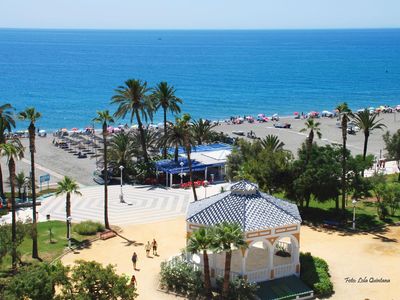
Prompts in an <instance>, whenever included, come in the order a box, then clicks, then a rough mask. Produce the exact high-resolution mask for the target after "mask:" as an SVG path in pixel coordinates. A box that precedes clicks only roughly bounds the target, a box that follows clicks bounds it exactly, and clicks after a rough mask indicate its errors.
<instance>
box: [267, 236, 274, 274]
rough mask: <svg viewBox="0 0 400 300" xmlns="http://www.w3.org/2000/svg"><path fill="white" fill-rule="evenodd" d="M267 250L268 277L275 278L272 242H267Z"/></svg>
mask: <svg viewBox="0 0 400 300" xmlns="http://www.w3.org/2000/svg"><path fill="white" fill-rule="evenodd" d="M268 252H269V259H268V270H270V272H269V273H270V275H269V276H270V278H269V279H271V280H272V279H274V278H275V273H274V272H275V271H274V246H273V245H272V244H268Z"/></svg>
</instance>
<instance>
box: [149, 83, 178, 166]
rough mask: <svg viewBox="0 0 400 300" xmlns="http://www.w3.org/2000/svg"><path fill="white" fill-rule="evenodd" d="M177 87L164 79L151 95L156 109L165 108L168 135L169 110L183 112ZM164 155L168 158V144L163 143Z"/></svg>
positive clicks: (165, 130)
mask: <svg viewBox="0 0 400 300" xmlns="http://www.w3.org/2000/svg"><path fill="white" fill-rule="evenodd" d="M175 91H176V90H175V88H174V87H173V86H170V85H168V83H167V82H165V81H162V82H160V83H159V84H157V86H156V87H155V89H154V91H153V93H152V95H151V97H152V98H153V99H154V101H155V105H156V109H157V110H158V109H159V108H160V107H162V109H163V114H164V136H166V135H167V112H168V111H169V112H171V113H173V114H178V113H180V112H181V108H180V107H179V105H180V104H182V99H180V98H178V97H177V96H175ZM163 157H164V159H166V158H167V145H166V144H164V145H163Z"/></svg>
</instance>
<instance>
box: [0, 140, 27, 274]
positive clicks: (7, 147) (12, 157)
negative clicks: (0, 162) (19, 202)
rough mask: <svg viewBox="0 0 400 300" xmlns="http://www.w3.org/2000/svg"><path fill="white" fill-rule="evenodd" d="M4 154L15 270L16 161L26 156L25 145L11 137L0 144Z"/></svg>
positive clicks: (14, 268)
mask: <svg viewBox="0 0 400 300" xmlns="http://www.w3.org/2000/svg"><path fill="white" fill-rule="evenodd" d="M0 147H1V148H0V149H1V154H2V156H6V157H7V164H8V171H9V173H10V187H11V218H12V224H11V231H12V233H11V234H12V253H11V256H12V269H13V271H15V270H16V268H17V247H16V238H17V231H16V229H17V227H16V226H17V224H16V216H15V209H16V207H15V161H16V160H19V159H21V158H23V157H24V151H25V149H24V147H23V146H22V144H21V141H20V140H19V139H11V140H8V141H7V142H6V143H4V144H1V145H0Z"/></svg>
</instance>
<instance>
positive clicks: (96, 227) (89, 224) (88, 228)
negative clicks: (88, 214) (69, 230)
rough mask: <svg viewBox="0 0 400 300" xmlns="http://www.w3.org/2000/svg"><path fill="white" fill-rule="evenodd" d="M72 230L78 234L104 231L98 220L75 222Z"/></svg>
mask: <svg viewBox="0 0 400 300" xmlns="http://www.w3.org/2000/svg"><path fill="white" fill-rule="evenodd" d="M74 230H75V232H76V233H78V234H80V235H94V234H96V233H97V232H100V231H104V226H103V224H101V223H99V222H94V221H83V222H81V223H79V224H76V225H75V226H74Z"/></svg>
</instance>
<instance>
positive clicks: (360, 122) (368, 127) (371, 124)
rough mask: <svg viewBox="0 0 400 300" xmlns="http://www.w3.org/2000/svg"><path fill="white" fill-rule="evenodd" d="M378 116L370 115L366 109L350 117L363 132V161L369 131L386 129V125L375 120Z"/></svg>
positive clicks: (365, 154)
mask: <svg viewBox="0 0 400 300" xmlns="http://www.w3.org/2000/svg"><path fill="white" fill-rule="evenodd" d="M377 116H378V115H376V114H373V115H370V113H369V111H368V110H367V109H365V110H363V111H360V112H357V113H356V114H354V115H352V117H353V119H354V121H355V123H356V125H357V126H358V127H359V128H360V129H361V130H362V131H363V133H364V150H363V160H364V161H365V157H366V156H367V147H368V139H369V135H370V133H371V131H374V130H376V129H380V130H383V128H386V125H385V124H383V123H380V121H382V119H380V120H376V117H377ZM362 175H363V176H364V170H363V171H362Z"/></svg>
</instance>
